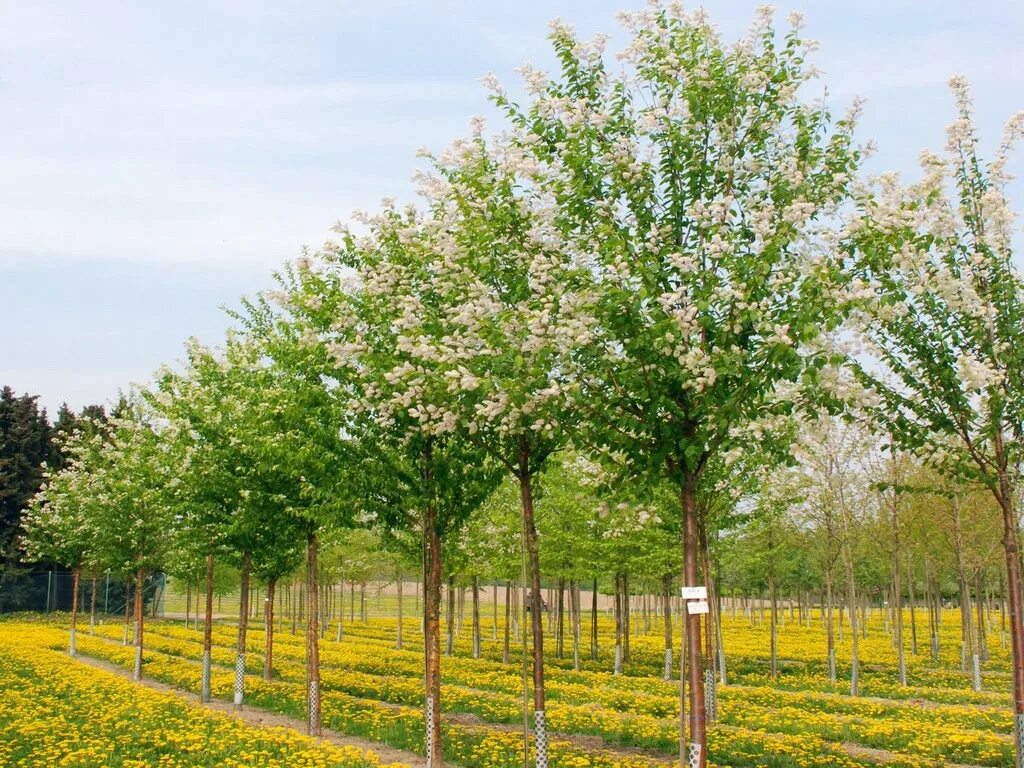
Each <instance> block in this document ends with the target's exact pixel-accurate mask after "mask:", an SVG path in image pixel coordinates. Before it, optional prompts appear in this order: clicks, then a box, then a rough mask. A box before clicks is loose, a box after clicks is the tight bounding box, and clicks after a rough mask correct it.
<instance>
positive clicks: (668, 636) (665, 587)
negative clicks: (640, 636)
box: [661, 573, 672, 680]
mask: <svg viewBox="0 0 1024 768" xmlns="http://www.w3.org/2000/svg"><path fill="white" fill-rule="evenodd" d="M661 584H662V592H663V597H664V598H665V609H664V614H665V616H664V618H665V679H666V680H671V679H672V574H671V573H666V574H665V575H664V576H662V578H661Z"/></svg>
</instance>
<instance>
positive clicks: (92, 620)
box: [89, 573, 96, 635]
mask: <svg viewBox="0 0 1024 768" xmlns="http://www.w3.org/2000/svg"><path fill="white" fill-rule="evenodd" d="M89 634H90V635H95V634H96V574H95V573H93V575H92V591H91V592H90V593H89Z"/></svg>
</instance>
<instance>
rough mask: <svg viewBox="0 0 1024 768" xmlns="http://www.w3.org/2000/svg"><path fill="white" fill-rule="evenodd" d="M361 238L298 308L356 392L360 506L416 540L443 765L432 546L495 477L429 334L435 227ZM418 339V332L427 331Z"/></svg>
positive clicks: (430, 753) (436, 566)
mask: <svg viewBox="0 0 1024 768" xmlns="http://www.w3.org/2000/svg"><path fill="white" fill-rule="evenodd" d="M365 223H366V224H367V225H368V228H369V232H368V234H367V235H365V236H362V237H356V236H354V235H352V234H350V233H348V232H347V231H344V230H342V234H343V239H342V241H341V242H340V243H339V244H338V245H337V246H335V247H333V248H332V252H331V253H330V254H328V257H329V259H330V261H331V262H333V263H334V264H335V265H341V266H343V267H348V268H350V269H354V270H355V272H356V275H357V279H358V282H356V283H355V284H353V283H352V282H351V280H346V278H345V277H344V276H343V275H341V274H340V273H339V272H338V271H337V270H335V269H327V270H324V271H321V272H320V273H313V272H311V271H307V272H306V273H305V275H304V278H303V289H302V291H301V292H295V293H294V295H295V299H294V300H293V304H296V305H299V306H301V307H302V308H303V310H304V311H305V312H306V314H307V316H309V317H311V318H312V320H311V322H312V323H313V324H314V325H315V324H317V323H319V324H320V326H319V327H320V328H321V332H322V333H323V335H324V336H325V337H326V338H328V339H330V344H329V347H328V349H329V350H330V352H331V354H332V356H333V358H334V360H335V361H336V363H335V364H336V366H337V372H336V373H335V374H334V375H335V376H336V377H337V378H338V379H340V380H344V381H346V382H348V383H349V384H350V385H351V386H352V387H353V391H354V393H355V394H354V396H353V410H354V412H355V413H356V414H358V418H357V419H356V421H355V422H354V423H353V425H352V429H353V430H357V431H359V432H360V433H361V434H363V435H365V436H366V437H365V439H366V442H367V444H372V445H373V446H374V447H375V452H374V459H373V460H374V461H377V462H380V464H379V471H378V472H377V473H376V474H368V473H367V474H365V475H364V484H365V479H366V478H367V477H373V482H372V483H370V484H369V485H367V487H365V488H364V489H363V492H362V495H361V498H362V502H363V504H364V505H366V508H367V510H368V511H369V512H370V513H371V514H372V515H373V516H374V518H375V520H376V521H377V522H378V523H379V524H381V525H383V526H384V527H386V528H388V529H393V530H419V531H420V533H421V535H422V541H423V552H424V602H423V611H424V615H423V618H424V633H425V638H424V666H425V674H424V684H425V688H426V697H425V698H426V704H427V706H426V749H427V758H428V761H429V764H430V765H432V766H435V767H436V766H439V765H440V764H441V722H440V711H441V710H440V707H441V700H440V696H441V677H440V657H441V650H440V606H441V569H442V543H443V542H444V540H445V539H446V538H448V537H450V536H452V535H454V534H456V533H457V532H458V530H459V529H460V528H461V527H462V526H463V525H464V524H465V522H466V521H467V519H468V518H469V515H470V514H471V513H472V512H473V511H475V510H476V509H477V508H478V507H479V506H480V504H481V503H483V501H484V500H485V499H486V498H487V497H488V496H489V495H490V493H491V491H492V490H493V489H494V487H495V485H496V483H497V480H498V475H497V473H496V467H494V465H493V464H492V463H491V462H490V461H488V460H487V457H486V455H485V454H484V453H483V452H482V451H481V450H480V449H478V448H477V447H475V446H474V445H473V444H472V443H471V441H470V440H469V435H468V431H467V429H465V428H462V427H460V424H459V420H458V416H457V411H456V410H455V408H454V407H453V404H452V390H453V389H457V388H458V386H459V377H458V376H453V375H452V369H451V366H450V365H447V364H446V362H445V361H444V360H443V359H442V355H443V352H442V351H441V350H440V349H439V347H438V346H437V344H436V336H435V335H434V334H435V333H436V332H437V331H438V329H439V328H441V327H443V326H442V325H441V324H442V323H443V322H445V318H446V316H447V313H448V312H449V311H450V305H449V304H448V303H446V299H447V297H446V296H445V295H444V294H442V293H441V292H440V291H439V290H438V278H437V275H436V273H435V267H436V264H435V262H434V254H435V253H438V252H441V251H442V250H443V249H444V247H445V238H446V237H447V236H446V234H445V233H444V231H443V229H442V226H441V225H440V223H439V221H438V220H436V219H433V218H430V217H424V216H421V215H420V214H417V213H416V212H415V211H412V210H409V211H404V212H399V211H396V210H394V208H393V207H391V206H389V205H386V206H385V209H384V210H383V211H382V212H381V213H380V214H379V215H377V216H375V217H372V218H371V217H367V218H366V219H365ZM425 329H426V331H427V332H425Z"/></svg>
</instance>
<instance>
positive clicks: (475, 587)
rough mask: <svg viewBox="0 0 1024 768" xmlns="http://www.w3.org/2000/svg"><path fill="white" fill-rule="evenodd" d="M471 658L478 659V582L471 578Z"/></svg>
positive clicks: (474, 577) (475, 578)
mask: <svg viewBox="0 0 1024 768" xmlns="http://www.w3.org/2000/svg"><path fill="white" fill-rule="evenodd" d="M473 658H474V659H479V658H480V580H479V579H478V578H477V577H476V576H473Z"/></svg>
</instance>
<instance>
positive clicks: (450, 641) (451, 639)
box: [444, 576, 455, 656]
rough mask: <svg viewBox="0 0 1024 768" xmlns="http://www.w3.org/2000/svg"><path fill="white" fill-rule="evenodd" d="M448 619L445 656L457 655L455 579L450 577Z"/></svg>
mask: <svg viewBox="0 0 1024 768" xmlns="http://www.w3.org/2000/svg"><path fill="white" fill-rule="evenodd" d="M445 618H446V619H447V624H448V626H447V628H446V629H447V632H448V638H447V642H446V644H445V651H444V653H445V656H451V655H452V654H453V653H455V577H454V576H449V577H448V613H447V615H446V617H445Z"/></svg>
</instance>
